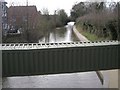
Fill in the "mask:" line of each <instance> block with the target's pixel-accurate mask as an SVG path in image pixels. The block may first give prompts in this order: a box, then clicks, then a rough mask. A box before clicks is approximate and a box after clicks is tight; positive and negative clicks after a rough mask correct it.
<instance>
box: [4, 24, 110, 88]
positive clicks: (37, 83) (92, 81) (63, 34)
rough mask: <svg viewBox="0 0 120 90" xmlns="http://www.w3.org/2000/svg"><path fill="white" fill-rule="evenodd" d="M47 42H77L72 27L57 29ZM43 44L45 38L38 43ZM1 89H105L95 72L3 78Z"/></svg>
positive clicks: (105, 86)
mask: <svg viewBox="0 0 120 90" xmlns="http://www.w3.org/2000/svg"><path fill="white" fill-rule="evenodd" d="M48 41H49V42H53V43H54V42H73V41H79V40H78V39H77V38H76V36H75V34H74V33H73V31H72V26H71V25H67V26H65V28H62V29H61V28H57V29H56V30H55V31H54V32H51V33H50V35H49V40H48ZM41 42H45V38H42V39H40V40H39V43H41ZM2 85H3V88H107V86H108V85H102V84H101V82H100V80H99V78H98V76H97V74H96V73H95V72H82V73H81V72H80V73H71V74H67V73H66V74H56V75H38V76H24V77H7V78H3V81H2Z"/></svg>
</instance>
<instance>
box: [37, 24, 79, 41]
mask: <svg viewBox="0 0 120 90" xmlns="http://www.w3.org/2000/svg"><path fill="white" fill-rule="evenodd" d="M72 27H73V25H72V24H68V25H66V26H65V27H61V28H56V29H55V30H54V31H53V32H50V33H49V38H48V39H49V40H47V42H49V43H55V42H73V41H79V40H78V38H77V37H76V36H75V34H74V32H73V30H72ZM45 41H46V40H45V37H43V38H41V39H40V40H39V43H41V42H42V43H43V42H45Z"/></svg>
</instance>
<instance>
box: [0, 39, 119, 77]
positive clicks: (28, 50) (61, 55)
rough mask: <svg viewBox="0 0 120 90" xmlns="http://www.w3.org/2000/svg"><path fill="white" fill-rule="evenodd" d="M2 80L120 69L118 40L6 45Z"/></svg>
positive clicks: (3, 54) (3, 52) (3, 56)
mask: <svg viewBox="0 0 120 90" xmlns="http://www.w3.org/2000/svg"><path fill="white" fill-rule="evenodd" d="M2 47H3V48H2V50H3V51H2V63H3V70H2V72H3V77H10V76H24V75H25V76H26V75H27V76H29V75H44V74H59V73H74V72H85V71H99V70H110V69H118V68H119V67H118V66H119V65H118V56H119V55H118V54H119V53H118V49H120V46H119V43H118V41H103V42H74V43H55V44H54V43H49V44H3V45H2Z"/></svg>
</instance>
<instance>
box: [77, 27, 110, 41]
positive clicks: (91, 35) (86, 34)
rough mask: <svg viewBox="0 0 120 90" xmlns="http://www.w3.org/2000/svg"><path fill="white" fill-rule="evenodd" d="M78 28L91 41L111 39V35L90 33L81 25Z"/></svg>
mask: <svg viewBox="0 0 120 90" xmlns="http://www.w3.org/2000/svg"><path fill="white" fill-rule="evenodd" d="M76 28H77V30H78V31H79V32H80V33H81V34H82V35H84V36H85V37H86V38H87V39H88V40H90V41H103V40H110V37H107V38H104V37H98V36H97V35H95V34H92V33H89V32H87V31H83V30H82V29H81V27H80V26H77V27H76Z"/></svg>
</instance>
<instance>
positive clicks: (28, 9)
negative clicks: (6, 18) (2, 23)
mask: <svg viewBox="0 0 120 90" xmlns="http://www.w3.org/2000/svg"><path fill="white" fill-rule="evenodd" d="M9 13H11V14H13V15H15V16H16V15H27V14H29V15H31V14H34V13H37V8H36V6H10V7H9V8H8V14H9Z"/></svg>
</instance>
